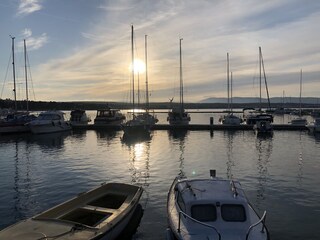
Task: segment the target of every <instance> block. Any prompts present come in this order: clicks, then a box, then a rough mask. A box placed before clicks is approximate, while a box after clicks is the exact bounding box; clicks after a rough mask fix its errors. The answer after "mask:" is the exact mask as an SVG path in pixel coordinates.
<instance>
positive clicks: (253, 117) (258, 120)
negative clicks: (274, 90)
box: [245, 47, 273, 134]
mask: <svg viewBox="0 0 320 240" xmlns="http://www.w3.org/2000/svg"><path fill="white" fill-rule="evenodd" d="M262 69H263V75H264V81H265V86H266V92H267V98H268V106H269V110H270V109H271V105H270V98H269V91H268V85H267V78H266V74H265V70H264V64H263V58H262V51H261V47H259V70H260V76H259V80H260V81H259V87H260V97H259V100H260V107H259V110H258V111H251V112H249V114H248V115H246V116H245V121H246V123H247V124H248V125H253V129H254V130H255V131H256V132H257V133H258V134H260V133H272V132H273V128H272V125H271V123H272V122H273V116H272V115H271V114H267V113H266V112H265V111H262V87H261V86H262Z"/></svg>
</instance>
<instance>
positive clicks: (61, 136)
mask: <svg viewBox="0 0 320 240" xmlns="http://www.w3.org/2000/svg"><path fill="white" fill-rule="evenodd" d="M68 136H70V132H68V131H64V132H54V133H43V134H34V135H30V137H28V139H27V141H28V142H32V143H33V142H35V143H36V144H37V145H39V146H40V147H43V148H52V147H55V148H62V147H63V146H64V141H65V139H66V138H67V137H68Z"/></svg>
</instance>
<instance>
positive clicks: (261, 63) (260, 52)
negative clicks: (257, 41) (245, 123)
mask: <svg viewBox="0 0 320 240" xmlns="http://www.w3.org/2000/svg"><path fill="white" fill-rule="evenodd" d="M259 62H260V64H259V70H260V110H261V108H262V100H261V99H262V98H261V75H262V74H261V73H262V70H263V77H264V83H265V86H266V92H267V99H268V107H269V110H271V104H270V97H269V90H268V84H267V76H266V71H265V69H264V62H263V57H262V51H261V47H259Z"/></svg>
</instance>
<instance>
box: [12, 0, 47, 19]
mask: <svg viewBox="0 0 320 240" xmlns="http://www.w3.org/2000/svg"><path fill="white" fill-rule="evenodd" d="M40 3H41V0H20V4H19V7H18V12H17V15H18V16H26V15H29V14H31V13H33V12H36V11H39V10H41V9H42V6H41V4H40Z"/></svg>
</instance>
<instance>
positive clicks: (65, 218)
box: [0, 183, 143, 240]
mask: <svg viewBox="0 0 320 240" xmlns="http://www.w3.org/2000/svg"><path fill="white" fill-rule="evenodd" d="M142 192H143V189H142V188H141V187H138V186H134V185H129V184H123V183H108V184H103V185H101V186H100V187H98V188H96V189H93V190H91V191H88V192H85V193H82V194H79V195H78V196H77V197H75V198H73V199H71V200H69V201H67V202H64V203H62V204H60V205H58V206H56V207H53V208H51V209H49V210H47V211H45V212H43V213H41V214H39V215H36V216H35V217H32V218H29V219H26V220H23V221H21V222H19V223H17V224H14V225H12V226H9V227H7V228H5V229H4V230H2V231H1V232H0V239H16V240H19V239H23V240H29V239H30V240H31V239H32V240H35V239H37V240H40V239H41V240H47V239H59V240H61V239H65V240H67V239H68V240H73V239H77V240H82V239H83V240H84V239H108V240H112V239H116V238H117V237H118V236H119V235H120V234H121V233H122V231H123V230H124V229H125V228H126V226H127V225H128V223H129V222H130V219H131V218H132V217H133V214H134V212H135V209H136V208H137V206H138V203H139V199H140V197H141V195H142Z"/></svg>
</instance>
